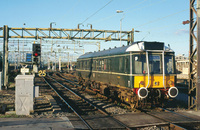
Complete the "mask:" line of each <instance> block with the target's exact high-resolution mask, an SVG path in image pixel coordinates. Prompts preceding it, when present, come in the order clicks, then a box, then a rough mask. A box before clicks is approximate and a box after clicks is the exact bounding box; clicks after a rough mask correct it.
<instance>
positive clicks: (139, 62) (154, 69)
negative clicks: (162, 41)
mask: <svg viewBox="0 0 200 130" xmlns="http://www.w3.org/2000/svg"><path fill="white" fill-rule="evenodd" d="M162 71H163V69H162V55H161V54H149V72H150V74H162V73H163V72H162ZM133 73H134V74H147V63H146V55H143V54H142V55H133ZM173 73H174V64H173V56H170V55H166V56H165V74H173Z"/></svg>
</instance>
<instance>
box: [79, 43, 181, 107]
mask: <svg viewBox="0 0 200 130" xmlns="http://www.w3.org/2000/svg"><path fill="white" fill-rule="evenodd" d="M174 55H175V52H174V51H173V50H172V49H171V48H170V47H169V46H165V44H164V42H157V41H138V42H133V43H132V44H130V45H127V46H124V45H123V46H122V47H115V48H112V49H111V48H109V49H107V50H105V49H104V50H102V51H98V52H88V53H85V54H83V55H81V56H80V57H79V58H78V59H77V68H76V75H77V77H78V79H79V84H81V85H82V86H85V87H87V88H89V89H92V90H94V91H97V92H100V93H102V94H104V95H106V96H108V97H111V98H113V99H115V100H116V101H117V100H118V101H121V102H125V103H128V104H130V105H131V107H133V108H138V107H142V106H144V105H145V104H160V103H163V102H165V101H166V100H169V99H170V98H175V97H176V96H177V95H178V89H177V87H176V76H177V75H176V68H175V56H174Z"/></svg>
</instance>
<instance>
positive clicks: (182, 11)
mask: <svg viewBox="0 0 200 130" xmlns="http://www.w3.org/2000/svg"><path fill="white" fill-rule="evenodd" d="M187 10H189V9H185V10H181V11H179V12H176V13H173V14H170V15H167V16H164V17H161V18H157V19H155V20H152V21H149V22H147V23H144V24H141V25H139V26H136V27H135V28H138V27H141V26H144V25H147V24H150V23H153V22H157V21H159V20H162V19H165V18H167V17H170V16H173V15H176V14H179V13H181V12H184V11H187Z"/></svg>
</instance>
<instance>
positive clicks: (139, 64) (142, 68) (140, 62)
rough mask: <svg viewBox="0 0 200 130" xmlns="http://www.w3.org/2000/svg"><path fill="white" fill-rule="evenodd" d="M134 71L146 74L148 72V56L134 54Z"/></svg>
mask: <svg viewBox="0 0 200 130" xmlns="http://www.w3.org/2000/svg"><path fill="white" fill-rule="evenodd" d="M132 61H133V73H135V74H144V73H146V72H147V65H146V56H145V55H133V60H132Z"/></svg>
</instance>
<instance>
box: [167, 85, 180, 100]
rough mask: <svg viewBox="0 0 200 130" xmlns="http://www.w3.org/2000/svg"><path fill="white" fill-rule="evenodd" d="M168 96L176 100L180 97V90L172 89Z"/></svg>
mask: <svg viewBox="0 0 200 130" xmlns="http://www.w3.org/2000/svg"><path fill="white" fill-rule="evenodd" d="M168 94H169V96H170V97H171V98H175V97H176V96H177V95H178V89H177V88H176V87H170V88H169V90H168Z"/></svg>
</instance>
